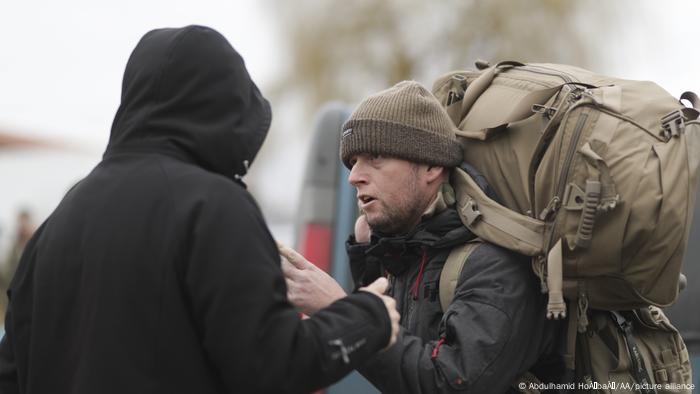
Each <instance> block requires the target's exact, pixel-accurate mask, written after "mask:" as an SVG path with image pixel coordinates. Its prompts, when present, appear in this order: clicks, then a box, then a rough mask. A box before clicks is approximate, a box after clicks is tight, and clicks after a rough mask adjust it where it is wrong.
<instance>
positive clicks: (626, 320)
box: [439, 238, 693, 394]
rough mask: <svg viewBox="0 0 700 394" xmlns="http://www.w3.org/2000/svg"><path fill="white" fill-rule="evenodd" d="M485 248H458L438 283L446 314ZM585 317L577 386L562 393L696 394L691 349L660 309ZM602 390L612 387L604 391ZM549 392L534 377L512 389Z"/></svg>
mask: <svg viewBox="0 0 700 394" xmlns="http://www.w3.org/2000/svg"><path fill="white" fill-rule="evenodd" d="M481 243H482V241H481V240H480V239H478V238H476V239H474V240H471V241H469V242H468V243H465V244H463V245H460V246H457V247H455V248H453V249H452V250H451V251H450V254H449V255H448V256H447V260H446V261H445V265H444V266H443V269H442V272H441V273H440V282H439V295H440V307H441V308H442V310H443V311H445V310H447V307H448V306H449V305H450V303H451V302H452V299H453V298H454V293H455V288H456V286H457V281H458V280H459V277H460V273H461V271H462V268H463V267H464V264H465V263H466V262H467V259H468V258H469V256H470V255H471V253H472V252H473V251H474V250H476V248H477V247H478V246H479V245H481ZM586 313H587V315H588V316H589V318H588V319H589V321H590V323H589V324H588V325H587V327H586V331H585V335H580V336H579V337H578V338H577V339H576V345H575V346H576V352H575V356H576V360H575V364H574V366H572V368H571V369H574V373H575V375H574V378H575V380H574V382H573V383H571V382H569V383H562V384H561V386H562V388H564V389H568V390H570V391H576V390H578V391H593V390H598V392H602V393H609V394H614V393H619V392H641V393H644V394H647V393H658V394H664V393H669V394H670V393H690V392H691V389H690V388H691V387H692V385H691V383H692V380H693V379H692V372H691V366H690V358H689V355H688V349H687V347H686V346H685V343H684V342H683V338H682V337H681V335H680V333H679V332H678V330H677V329H676V328H675V327H674V326H673V325H672V324H671V322H670V321H669V320H668V318H667V317H666V315H665V314H664V313H663V312H662V311H661V309H659V308H657V307H655V306H647V307H646V308H639V309H637V310H633V311H622V312H618V311H601V310H593V309H590V310H588V311H587V312H586ZM579 384H581V386H579ZM603 384H605V385H607V386H605V387H602V386H601V385H603ZM523 387H525V389H523ZM547 387H548V386H547V385H546V384H544V383H542V382H541V381H539V380H538V379H537V377H536V376H534V375H533V374H532V373H530V372H525V373H524V374H523V375H521V376H519V377H518V379H516V381H515V382H514V383H513V384H512V388H513V389H516V390H518V391H520V392H522V393H529V394H538V393H541V392H543V391H544V389H545V388H547Z"/></svg>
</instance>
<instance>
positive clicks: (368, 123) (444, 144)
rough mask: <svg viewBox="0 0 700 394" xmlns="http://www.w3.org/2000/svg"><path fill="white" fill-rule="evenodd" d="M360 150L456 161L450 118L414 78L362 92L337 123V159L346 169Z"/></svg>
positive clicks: (450, 164) (411, 158)
mask: <svg viewBox="0 0 700 394" xmlns="http://www.w3.org/2000/svg"><path fill="white" fill-rule="evenodd" d="M363 153H364V154H373V155H384V156H388V157H395V158H399V159H404V160H408V161H411V162H414V163H423V164H430V165H436V166H443V167H455V166H458V165H459V164H460V163H461V162H462V147H461V146H460V144H459V142H457V138H456V137H455V127H454V124H453V123H452V120H450V117H449V116H448V115H447V112H445V110H444V109H443V108H442V106H441V105H440V103H439V102H438V100H437V99H436V98H435V96H433V95H432V93H430V92H429V91H428V90H427V89H426V88H424V87H423V86H422V85H421V84H419V83H418V82H415V81H403V82H399V83H398V84H396V85H394V86H393V87H391V88H389V89H387V90H384V91H381V92H379V93H377V94H374V95H372V96H369V97H367V98H366V99H364V100H363V101H362V102H361V103H360V105H359V106H358V107H357V109H356V110H355V112H353V113H352V115H350V119H348V120H347V122H345V124H343V128H342V136H341V139H340V159H341V160H342V161H343V164H345V166H346V167H348V168H351V167H352V166H351V165H350V159H351V158H352V157H353V156H354V155H357V154H363Z"/></svg>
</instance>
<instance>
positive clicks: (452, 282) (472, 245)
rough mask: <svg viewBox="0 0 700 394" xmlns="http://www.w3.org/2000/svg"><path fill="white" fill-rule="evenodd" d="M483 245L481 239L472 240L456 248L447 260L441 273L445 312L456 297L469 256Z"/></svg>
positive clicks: (441, 295)
mask: <svg viewBox="0 0 700 394" xmlns="http://www.w3.org/2000/svg"><path fill="white" fill-rule="evenodd" d="M479 245H481V240H480V239H478V238H477V239H474V240H471V241H469V242H467V243H465V244H462V245H460V246H456V247H454V248H453V249H452V250H451V251H450V254H449V255H448V256H447V260H445V265H444V266H443V267H442V272H441V273H440V285H439V286H440V308H441V309H442V311H443V312H445V310H447V307H448V306H449V305H450V303H451V302H452V299H454V297H455V289H456V288H457V282H458V281H459V275H460V274H461V273H462V268H463V267H464V263H466V262H467V259H468V258H469V256H470V255H471V254H472V252H474V250H476V248H477V247H479Z"/></svg>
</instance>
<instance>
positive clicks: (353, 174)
mask: <svg viewBox="0 0 700 394" xmlns="http://www.w3.org/2000/svg"><path fill="white" fill-rule="evenodd" d="M361 167H362V166H361V165H359V163H355V164H354V165H353V166H352V168H351V169H350V175H348V183H349V184H351V185H353V186H355V187H357V186H358V185H360V184H361V183H367V178H366V176H365V174H364V171H362V168H361Z"/></svg>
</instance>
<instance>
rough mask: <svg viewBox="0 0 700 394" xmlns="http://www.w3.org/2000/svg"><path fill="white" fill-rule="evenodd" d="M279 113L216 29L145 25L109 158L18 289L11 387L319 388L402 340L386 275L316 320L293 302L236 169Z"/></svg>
mask: <svg viewBox="0 0 700 394" xmlns="http://www.w3.org/2000/svg"><path fill="white" fill-rule="evenodd" d="M269 124H270V108H269V105H268V103H267V101H266V100H265V99H264V98H263V97H262V95H261V94H260V92H259V91H258V89H257V87H256V86H255V84H254V83H253V82H252V81H251V79H250V77H249V76H248V73H247V71H246V68H245V66H244V63H243V59H242V58H241V57H240V56H239V54H238V53H237V52H236V51H235V50H234V49H233V48H232V47H231V46H230V44H229V43H228V42H227V41H226V39H225V38H224V37H223V36H221V35H220V34H219V33H217V32H216V31H214V30H212V29H209V28H206V27H200V26H189V27H185V28H181V29H159V30H154V31H151V32H149V33H148V34H146V35H145V36H144V37H143V38H142V39H141V41H140V42H139V44H138V45H137V47H136V48H135V49H134V52H133V53H132V55H131V57H130V59H129V62H128V64H127V67H126V71H125V73H124V82H123V86H122V101H121V106H120V107H119V110H118V111H117V114H116V117H115V120H114V124H113V126H112V132H111V136H110V141H109V145H108V146H107V150H106V152H105V155H104V158H103V160H102V162H101V163H99V164H98V165H97V166H96V167H95V169H93V171H92V172H91V173H90V174H89V175H88V176H87V177H86V178H85V179H83V180H82V181H81V182H79V183H78V184H77V185H76V186H75V187H73V188H72V189H71V190H70V191H69V192H68V194H67V195H66V196H65V198H64V199H63V201H62V202H61V203H60V204H59V206H58V207H57V208H56V210H55V211H54V212H53V213H52V214H51V216H50V217H49V218H48V219H47V220H46V222H44V223H43V225H42V226H41V227H40V228H39V229H38V231H37V232H36V234H35V235H34V237H33V238H32V239H31V240H30V242H29V243H28V245H27V247H26V249H25V253H24V255H23V257H22V259H21V261H20V264H19V268H18V270H17V273H16V275H15V277H14V278H13V281H12V283H11V285H10V289H9V291H8V296H9V308H8V312H7V315H6V318H5V329H6V331H7V332H6V336H5V337H4V339H3V340H2V343H1V344H0V393H3V394H10V393H29V394H33V393H51V394H62V393H85V394H97V393H120V394H122V393H188V394H190V393H198V394H205V393H234V392H235V393H242V392H245V393H248V392H255V393H258V392H259V393H262V392H269V393H283V392H294V393H298V392H309V391H312V390H314V389H316V388H318V387H321V386H324V385H327V384H330V383H332V382H333V381H335V380H337V379H339V378H341V377H342V376H343V375H344V374H346V373H347V372H349V371H351V370H352V369H353V368H354V367H356V366H357V365H359V364H360V363H362V362H364V361H366V360H367V359H368V358H369V357H370V356H371V355H372V354H374V353H376V352H377V351H379V350H380V349H382V348H385V347H386V346H387V345H388V344H389V343H390V340H394V339H393V336H394V335H395V332H394V330H393V329H392V328H395V327H396V324H397V321H398V314H397V312H396V311H395V310H392V309H393V308H391V302H389V301H387V299H388V298H382V296H378V293H379V292H380V291H381V287H382V284H381V283H376V284H374V285H373V287H371V288H370V289H369V291H366V292H358V293H357V294H354V295H351V296H349V297H347V298H344V299H342V300H339V301H337V302H335V303H333V304H332V305H330V306H329V307H328V308H326V309H325V310H323V311H321V312H319V313H318V314H316V316H314V317H313V318H310V319H308V320H301V319H300V318H299V316H298V314H297V312H296V311H295V309H294V308H293V307H292V306H291V305H290V304H289V303H288V301H287V298H286V287H285V282H284V278H283V275H282V272H281V269H280V259H279V255H278V254H277V247H276V245H275V242H274V240H273V238H272V236H271V235H270V233H269V231H268V229H267V226H266V225H265V222H264V220H263V217H262V215H261V213H260V211H259V209H258V207H257V206H256V204H255V201H254V200H253V198H252V197H251V196H250V194H248V193H247V192H246V190H245V186H244V184H243V183H242V181H241V177H242V176H243V175H244V174H245V173H246V171H247V169H248V166H249V165H250V163H251V162H252V161H253V158H254V157H255V155H256V153H257V151H258V149H259V148H260V146H261V144H262V142H263V140H264V138H265V135H266V134H267V130H268V128H269ZM372 292H374V293H375V294H372ZM396 330H397V328H396Z"/></svg>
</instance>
